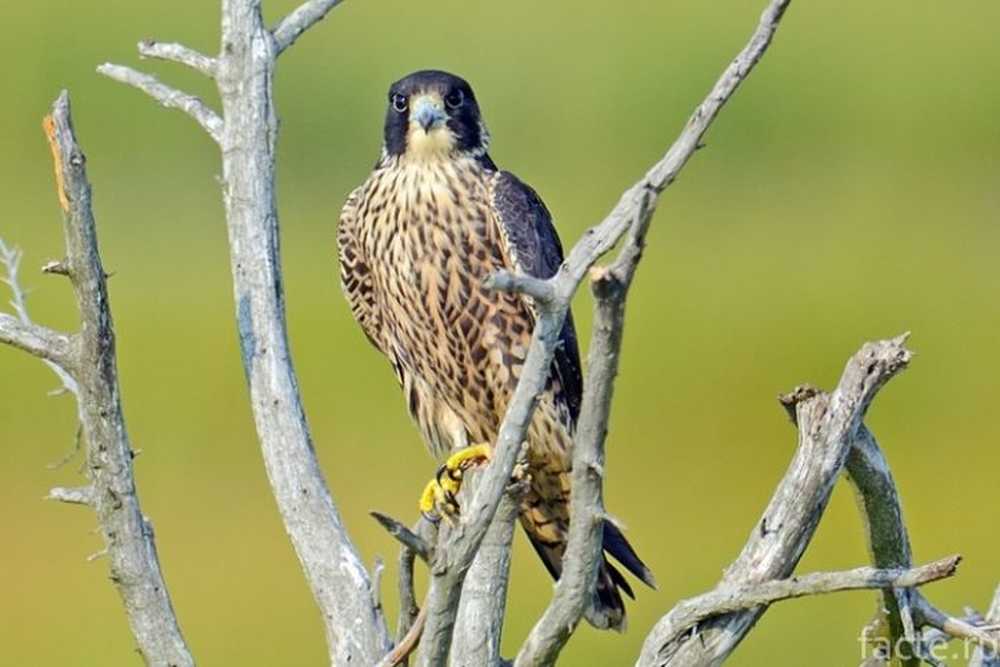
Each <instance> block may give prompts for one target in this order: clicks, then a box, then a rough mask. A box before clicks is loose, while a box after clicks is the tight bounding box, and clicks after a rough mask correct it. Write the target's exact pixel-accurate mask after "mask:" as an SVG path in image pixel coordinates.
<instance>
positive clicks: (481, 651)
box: [450, 489, 520, 667]
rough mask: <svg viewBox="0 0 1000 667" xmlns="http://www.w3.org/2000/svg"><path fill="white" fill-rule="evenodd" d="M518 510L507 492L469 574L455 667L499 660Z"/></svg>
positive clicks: (454, 654) (460, 609) (455, 644)
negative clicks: (511, 546) (511, 551)
mask: <svg viewBox="0 0 1000 667" xmlns="http://www.w3.org/2000/svg"><path fill="white" fill-rule="evenodd" d="M463 490H464V489H463ZM461 500H462V498H461V497H460V498H459V502H461ZM519 511H520V506H519V503H518V500H517V499H516V498H515V495H514V494H512V493H506V494H504V496H503V497H502V498H501V499H500V505H499V506H498V507H497V512H496V514H495V515H494V516H493V523H491V524H490V527H489V529H487V531H486V535H485V537H483V542H482V544H481V545H480V546H479V551H478V552H477V553H476V557H475V558H474V559H473V561H472V566H471V567H470V568H469V573H468V575H466V579H465V585H464V586H463V587H462V596H461V598H460V600H459V603H458V614H457V616H456V619H457V620H456V623H455V636H454V638H453V639H452V643H451V660H450V664H451V665H452V666H453V667H490V666H493V665H498V664H499V663H500V639H501V636H502V634H503V625H504V618H505V613H506V611H507V586H508V583H509V579H510V545H511V540H512V539H513V538H514V525H515V523H516V522H517V516H518V513H519Z"/></svg>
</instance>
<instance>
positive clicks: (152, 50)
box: [138, 39, 218, 79]
mask: <svg viewBox="0 0 1000 667" xmlns="http://www.w3.org/2000/svg"><path fill="white" fill-rule="evenodd" d="M138 49H139V56H140V57H142V58H157V59H159V60H167V61H170V62H174V63H178V64H180V65H185V66H187V67H190V68H191V69H193V70H195V71H196V72H200V73H202V74H204V75H205V76H207V77H209V78H213V79H214V78H215V72H216V68H217V67H218V61H216V59H215V58H213V57H211V56H206V55H205V54H204V53H201V52H199V51H196V50H194V49H192V48H190V47H187V46H184V45H183V44H177V43H175V42H157V41H154V40H152V39H144V40H142V41H141V42H139V44H138Z"/></svg>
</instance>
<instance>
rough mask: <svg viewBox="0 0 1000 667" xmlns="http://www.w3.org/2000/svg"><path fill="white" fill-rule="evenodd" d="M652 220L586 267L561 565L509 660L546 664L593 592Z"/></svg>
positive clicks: (520, 666) (645, 218)
mask: <svg viewBox="0 0 1000 667" xmlns="http://www.w3.org/2000/svg"><path fill="white" fill-rule="evenodd" d="M651 220H652V216H650V215H640V216H639V217H638V218H637V220H636V222H635V225H634V226H633V228H632V230H631V231H630V233H629V235H628V237H627V239H626V241H625V244H624V246H623V247H622V250H621V252H620V253H619V256H618V259H617V260H616V261H615V263H614V266H613V267H611V268H610V269H596V268H595V269H592V270H591V290H592V291H593V294H594V325H593V337H592V339H591V342H590V352H589V354H588V363H587V376H586V379H585V381H584V392H583V403H582V405H581V406H580V420H579V423H578V424H577V430H576V435H575V437H574V442H573V479H572V487H571V488H572V489H573V493H572V494H571V496H570V523H569V526H570V528H569V539H568V544H567V546H566V554H565V555H564V556H563V571H562V574H561V575H560V577H559V581H558V583H557V584H556V588H555V594H554V595H553V597H552V601H551V602H550V603H549V606H548V607H547V608H546V610H545V612H544V614H543V615H542V617H541V618H540V619H539V620H538V622H537V623H536V624H535V626H534V628H532V630H531V633H530V634H529V635H528V638H527V640H525V642H524V645H523V646H522V647H521V650H520V651H518V654H517V658H516V660H515V661H514V664H515V667H527V666H528V665H551V664H553V663H554V662H555V660H556V658H557V657H558V655H559V652H560V651H561V650H562V647H563V646H565V644H566V642H567V641H569V638H570V636H572V634H573V632H574V630H575V629H576V626H577V624H579V622H580V619H581V618H582V617H583V615H584V613H585V611H586V609H587V605H588V603H589V602H590V600H591V599H592V597H593V591H594V587H595V585H596V581H597V573H598V568H599V566H600V563H601V555H602V543H603V535H604V530H603V528H604V521H605V516H606V513H605V510H604V499H603V484H604V460H605V457H604V441H605V439H606V437H607V433H608V420H609V418H610V414H611V400H612V396H613V393H614V381H615V376H616V375H617V374H618V359H619V356H620V354H621V345H622V339H623V335H624V328H625V303H626V300H627V298H628V289H629V287H630V286H631V284H632V279H633V278H634V277H635V272H636V269H637V268H638V266H639V259H640V257H641V256H642V247H643V244H644V242H645V236H646V231H647V230H648V229H649V223H650V221H651Z"/></svg>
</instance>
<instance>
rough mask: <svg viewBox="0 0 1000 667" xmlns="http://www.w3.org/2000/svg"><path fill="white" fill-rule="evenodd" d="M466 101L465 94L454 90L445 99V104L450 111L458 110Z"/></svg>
mask: <svg viewBox="0 0 1000 667" xmlns="http://www.w3.org/2000/svg"><path fill="white" fill-rule="evenodd" d="M464 101H465V94H464V93H462V91H461V90H457V89H456V90H453V91H451V92H450V93H448V95H447V96H446V97H445V98H444V103H445V104H447V105H448V108H449V109H457V108H458V107H460V106H462V102H464Z"/></svg>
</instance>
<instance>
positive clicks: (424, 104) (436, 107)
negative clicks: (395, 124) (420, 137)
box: [410, 95, 448, 133]
mask: <svg viewBox="0 0 1000 667" xmlns="http://www.w3.org/2000/svg"><path fill="white" fill-rule="evenodd" d="M447 120H448V115H447V114H446V113H445V112H444V109H443V108H442V105H441V102H440V101H439V100H435V99H433V98H432V97H430V96H429V95H424V96H421V97H418V98H417V99H416V101H415V102H414V103H413V110H412V111H411V112H410V121H411V122H414V123H417V124H419V125H420V127H422V128H424V132H425V133H426V132H430V131H431V129H433V128H435V127H439V126H441V125H444V124H445V122H447Z"/></svg>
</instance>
